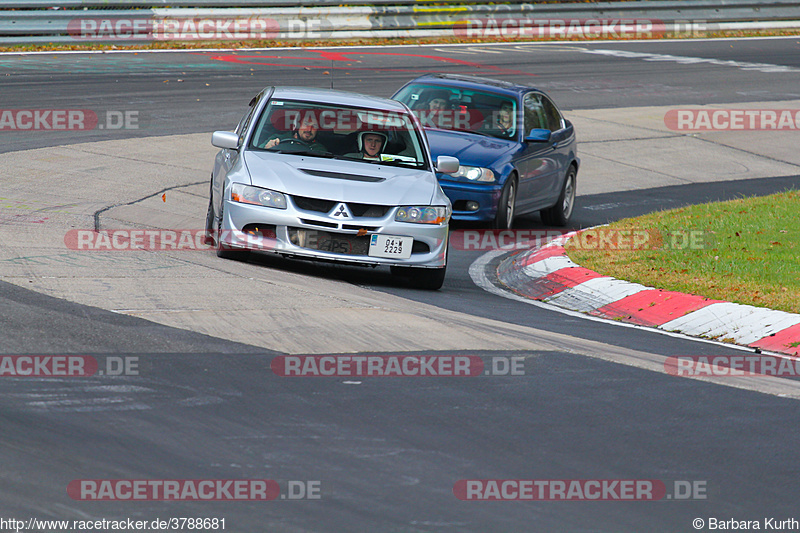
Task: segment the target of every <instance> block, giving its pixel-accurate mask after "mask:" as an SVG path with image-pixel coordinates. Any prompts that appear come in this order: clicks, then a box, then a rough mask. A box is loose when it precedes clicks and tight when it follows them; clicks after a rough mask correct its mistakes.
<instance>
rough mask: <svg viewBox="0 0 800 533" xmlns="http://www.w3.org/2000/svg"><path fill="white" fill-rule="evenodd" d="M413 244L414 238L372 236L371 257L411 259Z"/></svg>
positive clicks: (370, 243) (370, 242)
mask: <svg viewBox="0 0 800 533" xmlns="http://www.w3.org/2000/svg"><path fill="white" fill-rule="evenodd" d="M412 244H414V239H413V237H397V236H395V235H372V237H371V238H370V240H369V255H370V256H371V257H389V258H393V259H408V258H409V257H411V245H412Z"/></svg>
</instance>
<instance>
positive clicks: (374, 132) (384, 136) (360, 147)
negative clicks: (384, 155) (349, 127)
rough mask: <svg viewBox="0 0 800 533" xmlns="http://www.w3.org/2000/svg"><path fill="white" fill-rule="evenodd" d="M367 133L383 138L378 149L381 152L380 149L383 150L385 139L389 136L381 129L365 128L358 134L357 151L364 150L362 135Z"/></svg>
mask: <svg viewBox="0 0 800 533" xmlns="http://www.w3.org/2000/svg"><path fill="white" fill-rule="evenodd" d="M368 134H369V135H378V136H379V137H382V138H383V144H382V145H381V149H380V151H381V152H382V151H384V150H385V149H386V141H388V140H389V137H388V136H387V135H386V134H385V133H383V132H382V131H370V130H367V131H362V132H361V133H359V134H358V151H359V152H362V151H364V135H368Z"/></svg>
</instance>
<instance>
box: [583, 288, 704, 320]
mask: <svg viewBox="0 0 800 533" xmlns="http://www.w3.org/2000/svg"><path fill="white" fill-rule="evenodd" d="M719 302H720V300H707V299H706V298H703V297H702V296H696V295H692V294H683V293H680V292H671V291H662V290H658V289H650V290H643V291H641V292H637V293H636V294H631V295H630V296H626V297H625V298H622V299H621V300H617V301H616V302H613V303H610V304H608V305H604V306H603V307H600V308H598V309H596V310H594V311H591V312H590V313H589V314H591V315H595V316H603V317H606V318H611V319H614V318H624V319H626V322H632V323H634V324H639V325H640V326H660V325H661V324H666V323H667V322H669V321H670V320H675V319H676V318H679V317H682V316H683V315H685V314H687V313H691V312H692V311H697V310H698V309H702V308H703V307H706V306H708V305H711V304H714V303H719Z"/></svg>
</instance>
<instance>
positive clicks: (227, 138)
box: [211, 131, 239, 150]
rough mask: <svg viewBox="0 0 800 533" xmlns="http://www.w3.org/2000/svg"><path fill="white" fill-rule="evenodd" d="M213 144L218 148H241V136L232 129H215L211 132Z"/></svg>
mask: <svg viewBox="0 0 800 533" xmlns="http://www.w3.org/2000/svg"><path fill="white" fill-rule="evenodd" d="M211 144H213V145H214V146H216V147H217V148H227V149H229V150H238V149H239V136H238V135H237V134H236V133H234V132H232V131H215V132H214V133H212V134H211Z"/></svg>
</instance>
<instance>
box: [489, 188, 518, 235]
mask: <svg viewBox="0 0 800 533" xmlns="http://www.w3.org/2000/svg"><path fill="white" fill-rule="evenodd" d="M516 204H517V177H516V176H514V175H513V174H512V175H511V176H509V177H508V180H506V185H505V187H503V192H502V193H501V194H500V201H499V202H497V214H496V215H495V217H494V224H493V225H494V228H495V229H511V226H512V225H513V224H514V214H515V211H516Z"/></svg>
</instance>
